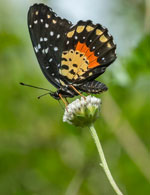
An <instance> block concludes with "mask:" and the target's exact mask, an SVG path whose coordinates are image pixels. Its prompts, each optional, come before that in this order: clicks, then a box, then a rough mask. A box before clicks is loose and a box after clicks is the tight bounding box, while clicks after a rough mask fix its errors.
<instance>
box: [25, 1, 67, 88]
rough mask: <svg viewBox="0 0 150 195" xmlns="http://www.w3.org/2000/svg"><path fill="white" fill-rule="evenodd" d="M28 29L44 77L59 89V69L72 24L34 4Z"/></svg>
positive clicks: (30, 12)
mask: <svg viewBox="0 0 150 195" xmlns="http://www.w3.org/2000/svg"><path fill="white" fill-rule="evenodd" d="M28 27H29V32H30V36H31V40H32V43H33V47H34V50H35V53H36V56H37V59H38V61H39V64H40V67H41V69H42V71H43V73H44V75H45V76H46V78H47V79H48V80H49V81H50V82H51V83H52V84H53V85H54V86H55V87H57V88H59V87H60V81H59V67H60V63H61V55H62V51H63V45H64V42H65V40H66V35H65V33H66V32H68V30H69V28H70V27H71V23H70V22H68V21H67V20H66V19H61V18H60V17H57V16H56V14H55V13H54V12H53V11H52V9H51V8H49V7H47V6H46V5H44V4H34V5H33V6H31V7H30V9H29V12H28Z"/></svg>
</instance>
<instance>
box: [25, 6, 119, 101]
mask: <svg viewBox="0 0 150 195" xmlns="http://www.w3.org/2000/svg"><path fill="white" fill-rule="evenodd" d="M28 27H29V32H30V37H31V40H32V44H33V47H34V50H35V54H36V56H37V59H38V62H39V64H40V67H41V70H42V72H43V74H44V75H45V77H46V78H47V79H48V81H49V82H50V83H51V84H52V85H54V86H55V87H56V88H57V91H56V92H54V93H50V95H51V96H52V97H54V98H55V99H59V98H60V94H61V96H62V97H74V96H76V95H78V94H79V93H78V92H77V91H79V92H87V93H94V94H96V93H101V92H103V91H106V90H107V87H106V86H105V84H103V83H100V82H98V81H96V80H95V79H96V78H97V77H98V76H100V75H101V74H103V73H104V72H105V69H106V68H107V67H108V66H109V65H110V64H111V63H112V62H113V61H114V60H115V59H116V54H115V49H116V45H115V44H114V43H113V38H112V36H110V35H109V34H108V30H107V29H106V28H104V27H102V25H100V24H96V25H94V24H93V23H92V21H90V20H88V21H81V20H80V21H79V22H78V23H77V24H76V25H72V23H71V22H69V21H68V20H66V19H62V18H60V17H58V16H56V14H55V12H53V10H52V9H51V8H49V7H47V6H46V5H44V4H34V5H33V6H31V7H30V9H29V12H28ZM75 89H76V90H75Z"/></svg>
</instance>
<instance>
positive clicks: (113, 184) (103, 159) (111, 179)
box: [90, 125, 123, 195]
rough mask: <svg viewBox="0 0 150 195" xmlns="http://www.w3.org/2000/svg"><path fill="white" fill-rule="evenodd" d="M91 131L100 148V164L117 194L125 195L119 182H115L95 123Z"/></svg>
mask: <svg viewBox="0 0 150 195" xmlns="http://www.w3.org/2000/svg"><path fill="white" fill-rule="evenodd" d="M90 131H91V134H92V137H93V139H94V141H95V144H96V147H97V149H98V153H99V156H100V159H101V162H102V163H101V164H100V165H101V166H102V167H103V169H104V172H105V174H106V176H107V178H108V180H109V183H110V184H111V186H112V188H113V189H114V191H115V192H116V194H117V195H123V193H122V192H121V191H120V189H119V188H118V186H117V184H116V183H115V181H114V179H113V177H112V175H111V172H110V170H109V168H108V165H107V162H106V159H105V155H104V152H103V149H102V146H101V143H100V140H99V138H98V135H97V133H96V130H95V128H94V126H93V125H91V126H90Z"/></svg>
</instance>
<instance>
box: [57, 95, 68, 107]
mask: <svg viewBox="0 0 150 195" xmlns="http://www.w3.org/2000/svg"><path fill="white" fill-rule="evenodd" d="M58 95H59V97H60V99H61V100H62V101H63V102H64V104H65V107H67V106H68V103H67V102H66V101H65V99H64V98H63V97H62V95H61V94H60V93H59V94H58Z"/></svg>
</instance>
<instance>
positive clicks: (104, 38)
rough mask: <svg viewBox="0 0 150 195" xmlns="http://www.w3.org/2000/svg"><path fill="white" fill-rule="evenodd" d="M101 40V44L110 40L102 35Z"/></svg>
mask: <svg viewBox="0 0 150 195" xmlns="http://www.w3.org/2000/svg"><path fill="white" fill-rule="evenodd" d="M99 40H100V41H101V42H103V43H104V42H106V41H107V40H108V39H107V38H106V37H105V36H104V35H102V36H101V37H100V38H99Z"/></svg>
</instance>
